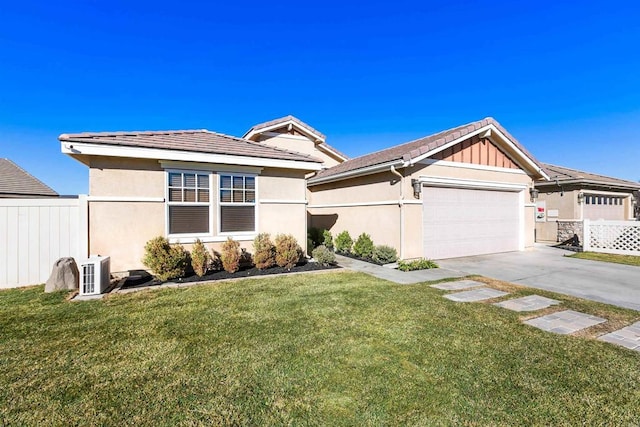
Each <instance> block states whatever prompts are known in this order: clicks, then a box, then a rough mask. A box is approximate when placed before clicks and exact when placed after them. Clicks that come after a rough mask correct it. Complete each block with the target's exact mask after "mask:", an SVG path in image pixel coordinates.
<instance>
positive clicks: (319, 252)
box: [311, 245, 336, 265]
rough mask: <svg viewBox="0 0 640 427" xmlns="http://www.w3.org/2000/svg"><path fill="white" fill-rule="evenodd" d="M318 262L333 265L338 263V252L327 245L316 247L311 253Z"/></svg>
mask: <svg viewBox="0 0 640 427" xmlns="http://www.w3.org/2000/svg"><path fill="white" fill-rule="evenodd" d="M311 256H313V259H315V260H316V262H317V263H318V264H322V265H333V264H335V263H336V254H334V253H333V252H332V251H330V250H329V249H328V248H327V247H326V246H325V245H320V246H318V247H317V248H315V249H314V250H313V252H312V254H311Z"/></svg>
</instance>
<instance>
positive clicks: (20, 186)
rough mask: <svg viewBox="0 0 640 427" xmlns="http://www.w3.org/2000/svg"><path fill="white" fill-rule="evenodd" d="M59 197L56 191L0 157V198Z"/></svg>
mask: <svg viewBox="0 0 640 427" xmlns="http://www.w3.org/2000/svg"><path fill="white" fill-rule="evenodd" d="M43 197H59V195H58V193H56V192H55V191H53V189H52V188H51V187H49V186H48V185H46V184H44V183H43V182H42V181H40V180H39V179H38V178H36V177H35V176H33V175H31V174H30V173H28V172H27V171H25V170H24V169H22V168H21V167H20V166H18V165H17V164H15V163H14V162H12V161H11V160H9V159H0V198H3V199H7V198H43Z"/></svg>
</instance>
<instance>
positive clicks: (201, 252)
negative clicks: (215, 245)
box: [191, 239, 211, 277]
mask: <svg viewBox="0 0 640 427" xmlns="http://www.w3.org/2000/svg"><path fill="white" fill-rule="evenodd" d="M210 265H211V255H209V252H208V251H207V248H206V247H205V246H204V244H203V243H202V242H201V241H200V239H197V240H196V242H195V243H194V244H193V248H192V249H191V267H192V268H193V272H194V273H196V274H197V275H198V277H202V276H204V275H205V274H206V273H207V271H209V267H210Z"/></svg>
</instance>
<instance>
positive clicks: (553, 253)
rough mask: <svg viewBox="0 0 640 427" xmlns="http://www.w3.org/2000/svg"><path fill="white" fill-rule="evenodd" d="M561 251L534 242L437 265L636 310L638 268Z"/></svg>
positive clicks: (639, 287) (639, 304) (639, 292)
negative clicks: (532, 245)
mask: <svg viewBox="0 0 640 427" xmlns="http://www.w3.org/2000/svg"><path fill="white" fill-rule="evenodd" d="M565 254H571V252H568V251H564V250H561V249H556V248H552V247H549V246H546V245H541V244H536V246H535V248H533V249H531V250H527V251H523V252H508V253H503V254H493V255H482V256H475V257H467V258H455V259H448V260H441V261H438V264H439V265H440V267H442V268H443V269H446V270H451V271H456V272H458V273H459V274H462V275H470V274H480V275H482V276H485V277H491V278H494V279H498V280H503V281H505V282H511V283H517V284H520V285H525V286H530V287H532V288H538V289H545V290H548V291H553V292H558V293H562V294H567V295H573V296H576V297H580V298H585V299H589V300H593V301H600V302H604V303H607V304H613V305H617V306H619V307H625V308H631V309H634V310H640V267H635V266H631V265H622V264H613V263H607V262H600V261H589V260H583V259H576V258H567V257H565V256H564V255H565Z"/></svg>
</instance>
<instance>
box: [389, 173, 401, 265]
mask: <svg viewBox="0 0 640 427" xmlns="http://www.w3.org/2000/svg"><path fill="white" fill-rule="evenodd" d="M391 173H392V174H394V175H397V176H398V177H400V199H399V200H398V206H399V207H400V259H404V249H403V248H404V189H403V187H404V177H403V176H402V174H401V173H400V172H398V171H397V170H396V168H395V166H393V165H391Z"/></svg>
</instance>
